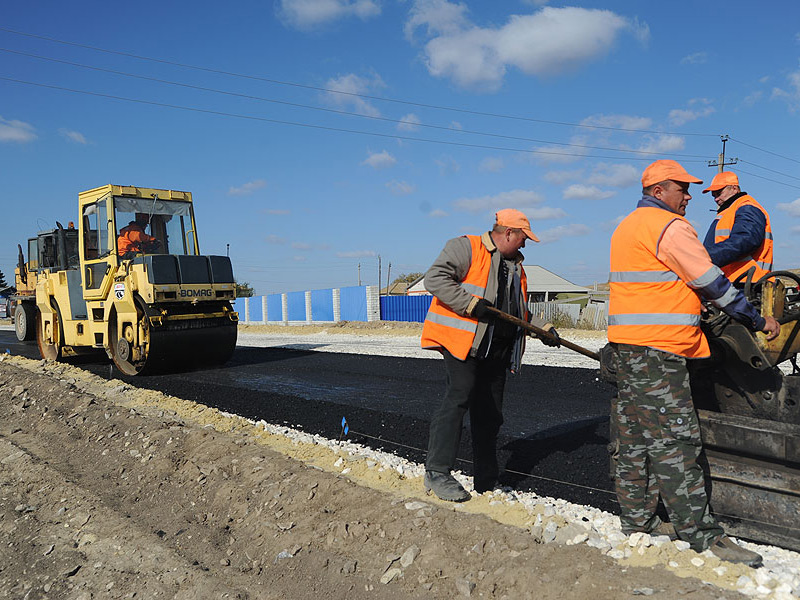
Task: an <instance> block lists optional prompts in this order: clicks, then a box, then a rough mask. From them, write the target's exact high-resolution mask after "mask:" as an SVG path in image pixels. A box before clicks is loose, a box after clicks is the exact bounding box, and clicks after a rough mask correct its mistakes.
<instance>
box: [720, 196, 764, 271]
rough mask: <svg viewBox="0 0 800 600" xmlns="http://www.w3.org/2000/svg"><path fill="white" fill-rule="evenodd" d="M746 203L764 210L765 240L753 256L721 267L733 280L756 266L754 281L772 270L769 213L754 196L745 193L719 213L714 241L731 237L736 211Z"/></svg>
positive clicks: (721, 240) (722, 240)
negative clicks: (765, 222)
mask: <svg viewBox="0 0 800 600" xmlns="http://www.w3.org/2000/svg"><path fill="white" fill-rule="evenodd" d="M745 205H749V206H755V207H756V208H757V209H758V210H760V211H761V212H763V213H764V217H766V219H767V227H766V229H765V230H764V241H763V242H761V245H760V246H759V247H758V248H756V249H755V251H754V252H753V254H752V255H751V256H744V257H742V259H741V260H737V261H734V262H732V263H730V264H727V265H725V266H723V267H721V269H722V272H723V273H725V275H726V277H727V278H728V279H730V280H731V281H735V280H736V278H737V277H739V276H740V275H742V274H743V273H746V272H747V271H748V269H750V267H755V268H756V270H755V272H754V273H753V281H758V280H759V279H761V278H762V277H763V276H764V275H766V274H767V273H769V272H770V271H772V226H771V225H770V222H769V214H768V213H767V211H766V210H764V207H763V206H761V205H760V204H759V203H758V202H756V201H755V199H754V198H753V197H752V196H748V195H744V196H741V197H740V198H737V199H736V200H734V202H733V203H732V204H731V205H730V206H729V207H728V208H726V209H725V210H723V211H722V212H721V213H719V215H717V224H716V227H715V228H714V243H715V244H718V243H720V242H724V241H725V240H727V239H728V238H729V237H730V235H731V229H733V222H734V220H735V219H736V211H737V210H739V208H740V207H742V206H745Z"/></svg>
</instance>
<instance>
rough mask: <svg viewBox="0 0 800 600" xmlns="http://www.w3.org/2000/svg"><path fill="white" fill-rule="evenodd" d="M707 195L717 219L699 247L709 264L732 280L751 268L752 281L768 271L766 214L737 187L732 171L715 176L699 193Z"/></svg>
mask: <svg viewBox="0 0 800 600" xmlns="http://www.w3.org/2000/svg"><path fill="white" fill-rule="evenodd" d="M707 192H711V196H712V197H713V198H714V201H715V202H716V203H717V206H718V207H719V208H717V218H716V219H714V222H713V223H712V224H711V227H709V229H708V233H706V237H705V240H703V245H704V246H705V247H706V250H708V254H709V256H711V262H713V263H714V264H715V265H717V266H718V267H720V268H721V269H722V272H723V273H725V275H726V276H727V277H728V279H730V280H731V281H736V280H737V278H739V277H741V278H742V279H744V275H745V274H746V273H747V272H748V271H749V270H750V269H751V268H752V269H753V275H752V281H758V280H759V279H761V278H762V277H763V276H764V275H766V274H767V273H769V272H770V271H772V243H773V242H772V225H771V224H770V220H769V213H768V212H767V211H766V209H765V208H764V207H763V206H761V205H760V204H759V203H758V202H756V200H755V199H754V198H753V197H752V196H750V195H748V194H746V193H745V192H743V191H742V190H741V188H740V187H739V178H738V177H737V176H736V173H734V172H733V171H723V172H722V173H717V174H716V175H715V176H714V179H713V180H712V181H711V185H709V186H708V187H707V188H706V189H704V190H703V193H704V194H705V193H707Z"/></svg>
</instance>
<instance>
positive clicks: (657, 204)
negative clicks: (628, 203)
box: [636, 194, 678, 215]
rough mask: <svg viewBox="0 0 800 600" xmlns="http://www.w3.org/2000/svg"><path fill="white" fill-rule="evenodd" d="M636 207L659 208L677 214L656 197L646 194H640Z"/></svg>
mask: <svg viewBox="0 0 800 600" xmlns="http://www.w3.org/2000/svg"><path fill="white" fill-rule="evenodd" d="M636 208H661V209H663V210H668V211H669V212H671V213H675V214H676V215H677V214H678V213H676V212H675V211H674V210H672V209H671V208H670V207H669V206H667V205H666V204H665V203H664V202H662V201H661V200H659V199H658V198H655V197H653V196H648V195H647V194H642V199H641V200H639V204H637V205H636Z"/></svg>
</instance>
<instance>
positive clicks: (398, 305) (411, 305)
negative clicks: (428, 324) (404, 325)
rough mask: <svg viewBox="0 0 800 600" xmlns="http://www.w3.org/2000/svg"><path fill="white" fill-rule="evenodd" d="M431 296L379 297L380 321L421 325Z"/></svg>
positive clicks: (431, 298)
mask: <svg viewBox="0 0 800 600" xmlns="http://www.w3.org/2000/svg"><path fill="white" fill-rule="evenodd" d="M432 300H433V296H428V295H421V296H381V320H382V321H412V322H417V323H422V322H423V321H424V320H425V315H426V314H427V313H428V307H429V306H430V305H431V301H432Z"/></svg>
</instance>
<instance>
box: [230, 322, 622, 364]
mask: <svg viewBox="0 0 800 600" xmlns="http://www.w3.org/2000/svg"><path fill="white" fill-rule="evenodd" d="M562 337H564V338H566V339H568V340H569V341H570V342H573V343H575V344H578V345H579V346H583V347H584V348H586V349H587V350H591V351H593V352H597V351H598V350H599V349H600V348H602V347H603V346H604V345H605V344H606V342H607V340H606V337H605V335H604V334H603V333H602V332H591V333H590V334H586V333H581V332H573V331H569V332H565V333H564V334H562ZM237 345H239V346H254V347H258V348H292V349H295V350H311V351H316V352H341V353H345V354H372V355H375V356H400V357H405V358H429V359H432V360H441V354H439V353H438V352H433V351H431V350H423V349H422V348H420V346H419V337H416V336H386V335H384V336H382V335H377V334H376V335H364V334H350V333H327V332H326V333H310V334H302V335H292V334H291V333H288V332H287V333H285V334H284V333H269V334H265V333H242V332H240V333H239V341H238V342H237ZM522 363H523V364H526V365H544V366H559V367H584V368H590V369H592V368H596V367H597V366H598V362H597V361H596V360H594V359H591V358H588V357H586V356H583V355H582V354H578V353H576V352H573V351H572V350H567V349H566V348H548V347H547V346H545V345H544V344H542V343H541V342H540V341H539V340H536V339H532V338H529V339H528V341H527V345H526V347H525V354H524V355H523V358H522Z"/></svg>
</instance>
